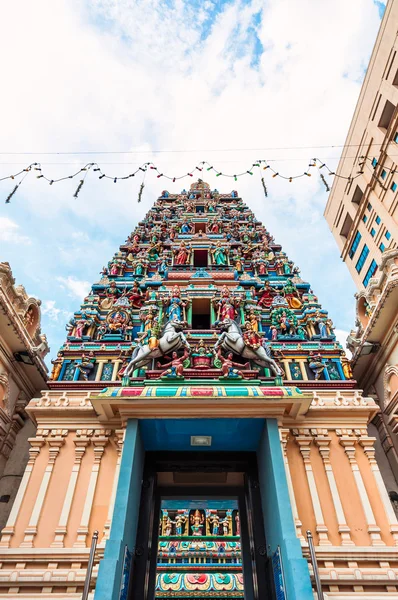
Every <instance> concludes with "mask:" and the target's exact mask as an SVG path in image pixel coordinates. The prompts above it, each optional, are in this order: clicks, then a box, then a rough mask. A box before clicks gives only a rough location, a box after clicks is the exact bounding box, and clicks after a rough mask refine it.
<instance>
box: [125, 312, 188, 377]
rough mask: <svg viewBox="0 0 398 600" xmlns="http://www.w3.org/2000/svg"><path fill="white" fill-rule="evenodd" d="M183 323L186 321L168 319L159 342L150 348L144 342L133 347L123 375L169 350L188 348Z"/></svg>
mask: <svg viewBox="0 0 398 600" xmlns="http://www.w3.org/2000/svg"><path fill="white" fill-rule="evenodd" d="M185 325H186V323H184V322H181V321H177V320H173V321H168V323H166V325H165V327H164V330H163V335H162V337H160V339H159V343H158V344H157V345H156V347H152V348H151V347H150V345H149V344H148V343H147V342H146V343H142V344H139V345H138V346H137V347H136V348H134V351H133V354H132V357H131V361H130V363H129V365H128V367H127V369H126V372H125V375H126V376H127V377H130V375H131V374H132V373H133V371H134V369H137V368H140V367H142V366H144V365H146V364H148V363H149V362H150V361H151V360H152V359H153V358H159V357H160V356H164V355H165V354H168V353H169V352H173V351H178V350H179V349H180V348H182V347H184V346H185V347H187V348H188V350H189V349H190V346H189V344H188V342H187V339H186V337H185V335H184V331H183V330H184V326H185Z"/></svg>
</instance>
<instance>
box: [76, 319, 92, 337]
mask: <svg viewBox="0 0 398 600" xmlns="http://www.w3.org/2000/svg"><path fill="white" fill-rule="evenodd" d="M88 325H90V321H88V320H87V319H85V318H82V319H78V320H77V321H76V326H75V337H76V338H79V339H81V338H82V337H83V334H84V330H85V329H86V327H87V326H88Z"/></svg>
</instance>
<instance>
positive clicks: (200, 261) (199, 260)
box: [193, 250, 207, 267]
mask: <svg viewBox="0 0 398 600" xmlns="http://www.w3.org/2000/svg"><path fill="white" fill-rule="evenodd" d="M193 266H194V267H207V250H195V251H194V253H193Z"/></svg>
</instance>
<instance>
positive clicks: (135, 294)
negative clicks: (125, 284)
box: [128, 280, 144, 308]
mask: <svg viewBox="0 0 398 600" xmlns="http://www.w3.org/2000/svg"><path fill="white" fill-rule="evenodd" d="M128 299H129V301H130V304H131V306H132V308H141V307H142V303H143V301H144V295H143V293H142V290H141V287H140V284H139V283H138V281H137V280H135V281H134V283H133V287H132V288H131V290H130V291H129V292H128Z"/></svg>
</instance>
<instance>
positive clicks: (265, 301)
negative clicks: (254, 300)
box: [258, 281, 278, 308]
mask: <svg viewBox="0 0 398 600" xmlns="http://www.w3.org/2000/svg"><path fill="white" fill-rule="evenodd" d="M277 294H278V291H277V290H276V289H275V288H273V287H271V285H270V283H269V281H266V282H265V284H264V287H263V288H262V289H261V290H260V292H259V300H258V306H261V307H263V308H271V306H272V301H273V299H274V297H275V296H276V295H277Z"/></svg>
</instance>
